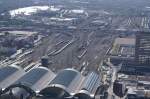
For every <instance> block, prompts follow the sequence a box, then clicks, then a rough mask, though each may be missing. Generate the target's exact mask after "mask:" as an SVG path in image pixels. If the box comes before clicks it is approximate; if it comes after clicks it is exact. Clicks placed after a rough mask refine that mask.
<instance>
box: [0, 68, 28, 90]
mask: <svg viewBox="0 0 150 99" xmlns="http://www.w3.org/2000/svg"><path fill="white" fill-rule="evenodd" d="M24 73H25V71H24V70H23V69H21V68H18V67H14V66H6V67H2V68H0V88H6V87H8V86H9V85H11V84H12V83H14V82H15V81H16V80H17V79H19V78H20V77H21V76H23V75H24Z"/></svg>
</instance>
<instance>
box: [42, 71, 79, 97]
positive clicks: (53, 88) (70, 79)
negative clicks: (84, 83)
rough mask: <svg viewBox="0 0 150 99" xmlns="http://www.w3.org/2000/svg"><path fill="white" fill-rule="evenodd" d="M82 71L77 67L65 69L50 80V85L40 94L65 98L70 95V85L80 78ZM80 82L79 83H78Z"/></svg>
mask: <svg viewBox="0 0 150 99" xmlns="http://www.w3.org/2000/svg"><path fill="white" fill-rule="evenodd" d="M80 76H81V73H80V72H78V71H76V70H75V69H70V68H68V69H64V70H62V71H60V72H59V73H58V74H57V75H56V77H55V78H54V79H53V80H52V81H51V82H50V84H49V86H48V87H46V88H44V89H43V90H42V91H41V92H40V94H43V95H46V96H48V97H52V98H60V99H61V98H63V97H65V96H69V95H70V90H69V89H70V88H72V87H70V86H72V84H73V83H74V82H77V81H76V80H77V79H78V78H80ZM76 84H78V83H76Z"/></svg>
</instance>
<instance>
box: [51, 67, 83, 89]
mask: <svg viewBox="0 0 150 99" xmlns="http://www.w3.org/2000/svg"><path fill="white" fill-rule="evenodd" d="M78 75H80V73H79V72H78V71H76V70H74V69H64V70H62V71H60V72H59V73H58V74H57V76H56V77H55V78H54V79H53V80H52V82H51V83H50V84H49V85H51V84H60V85H63V86H65V87H69V85H70V84H71V83H72V81H73V80H74V79H75V78H76V77H77V76H78Z"/></svg>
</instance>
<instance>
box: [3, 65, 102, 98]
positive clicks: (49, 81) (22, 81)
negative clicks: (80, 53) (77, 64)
mask: <svg viewBox="0 0 150 99" xmlns="http://www.w3.org/2000/svg"><path fill="white" fill-rule="evenodd" d="M9 68H15V67H9ZM2 69H3V68H2ZM2 69H0V71H1V70H2ZM6 78H8V79H9V78H10V77H6ZM9 82H11V81H9ZM5 83H7V82H5ZM0 84H1V83H0ZM100 85H101V83H100V77H99V75H98V74H97V73H95V72H91V73H89V74H88V75H87V76H83V75H82V74H81V73H80V72H79V71H77V70H75V69H72V68H67V69H64V70H60V71H59V72H58V73H57V74H55V73H53V72H52V71H51V70H49V69H48V68H46V67H37V68H34V69H31V70H29V71H28V72H26V73H24V74H23V75H20V76H19V77H18V78H17V79H15V81H13V82H11V84H9V85H7V86H5V88H3V90H1V91H0V98H1V99H10V98H11V97H13V98H14V99H27V98H29V99H32V97H37V96H38V97H40V99H66V98H67V97H76V98H78V99H93V98H94V96H95V94H96V92H97V89H98V87H99V86H100ZM6 97H7V98H6ZM8 97H10V98H8ZM35 99H38V98H35ZM69 99H70V98H69Z"/></svg>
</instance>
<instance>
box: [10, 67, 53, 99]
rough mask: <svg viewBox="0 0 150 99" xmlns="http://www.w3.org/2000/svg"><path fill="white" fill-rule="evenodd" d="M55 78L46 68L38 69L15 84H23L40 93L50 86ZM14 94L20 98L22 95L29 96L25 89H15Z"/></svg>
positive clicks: (31, 71)
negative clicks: (50, 82)
mask: <svg viewBox="0 0 150 99" xmlns="http://www.w3.org/2000/svg"><path fill="white" fill-rule="evenodd" d="M54 77H55V74H54V73H53V72H52V71H50V70H49V69H47V68H45V67H38V68H34V69H32V70H30V71H29V72H27V73H26V74H25V75H24V76H22V77H21V78H20V79H18V80H17V81H16V82H15V83H14V84H18V83H22V84H24V85H26V86H28V87H30V88H31V89H32V90H34V91H40V90H41V89H43V88H44V87H46V86H47V85H48V84H49V81H51V80H52V79H53V78H54ZM13 93H14V94H15V95H16V96H17V97H20V95H22V94H23V95H24V97H26V96H27V95H28V94H27V92H26V91H25V90H24V89H21V88H14V89H13Z"/></svg>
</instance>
